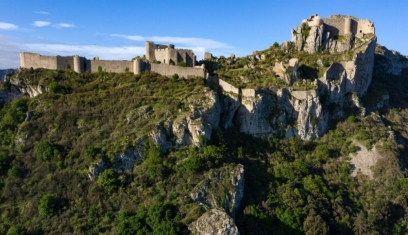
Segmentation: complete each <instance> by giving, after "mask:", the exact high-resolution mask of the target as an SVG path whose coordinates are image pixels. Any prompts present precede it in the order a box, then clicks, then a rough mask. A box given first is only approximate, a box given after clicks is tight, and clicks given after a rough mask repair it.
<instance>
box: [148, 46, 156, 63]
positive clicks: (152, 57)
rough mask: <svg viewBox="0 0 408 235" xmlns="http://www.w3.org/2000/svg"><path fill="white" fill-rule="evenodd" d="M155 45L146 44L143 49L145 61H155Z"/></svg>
mask: <svg viewBox="0 0 408 235" xmlns="http://www.w3.org/2000/svg"><path fill="white" fill-rule="evenodd" d="M155 46H156V45H155V44H154V42H146V43H145V49H146V59H147V60H148V61H150V62H153V61H154V60H156V57H155Z"/></svg>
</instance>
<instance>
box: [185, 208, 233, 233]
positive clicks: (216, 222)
mask: <svg viewBox="0 0 408 235" xmlns="http://www.w3.org/2000/svg"><path fill="white" fill-rule="evenodd" d="M188 229H189V230H190V232H191V233H192V234H195V235H239V231H238V228H237V226H236V225H235V222H234V220H233V219H232V218H231V217H230V216H229V215H228V214H227V213H226V212H225V211H223V210H220V209H217V208H215V209H211V210H210V211H207V212H206V213H204V214H203V215H202V216H201V217H200V218H198V220H196V221H195V222H193V223H191V224H190V225H189V226H188Z"/></svg>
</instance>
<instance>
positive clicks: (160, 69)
mask: <svg viewBox="0 0 408 235" xmlns="http://www.w3.org/2000/svg"><path fill="white" fill-rule="evenodd" d="M150 71H152V72H156V73H158V74H161V75H164V76H173V75H174V74H176V73H177V74H178V75H179V77H180V78H182V77H184V78H188V77H189V76H196V77H203V78H205V69H204V68H192V67H179V66H173V65H167V64H150Z"/></svg>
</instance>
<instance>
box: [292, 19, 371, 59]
mask: <svg viewBox="0 0 408 235" xmlns="http://www.w3.org/2000/svg"><path fill="white" fill-rule="evenodd" d="M374 34H375V28H374V23H373V22H372V21H370V20H360V19H357V18H356V17H353V16H346V15H332V16H330V17H329V18H320V16H318V15H317V14H316V15H312V16H310V17H309V19H304V20H303V21H302V22H301V24H300V25H299V26H298V27H296V28H295V29H293V30H292V42H293V43H294V44H295V46H296V48H297V49H298V50H304V51H307V52H309V53H314V52H316V51H322V50H329V51H330V52H345V51H348V50H350V49H351V48H352V47H353V46H354V41H355V39H356V38H359V39H363V38H364V37H365V36H368V35H374Z"/></svg>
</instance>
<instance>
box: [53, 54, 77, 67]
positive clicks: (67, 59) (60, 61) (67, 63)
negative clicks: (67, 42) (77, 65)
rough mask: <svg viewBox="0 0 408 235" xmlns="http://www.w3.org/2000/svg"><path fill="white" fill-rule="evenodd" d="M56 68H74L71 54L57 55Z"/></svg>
mask: <svg viewBox="0 0 408 235" xmlns="http://www.w3.org/2000/svg"><path fill="white" fill-rule="evenodd" d="M57 69H61V70H65V69H74V57H73V56H57Z"/></svg>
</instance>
